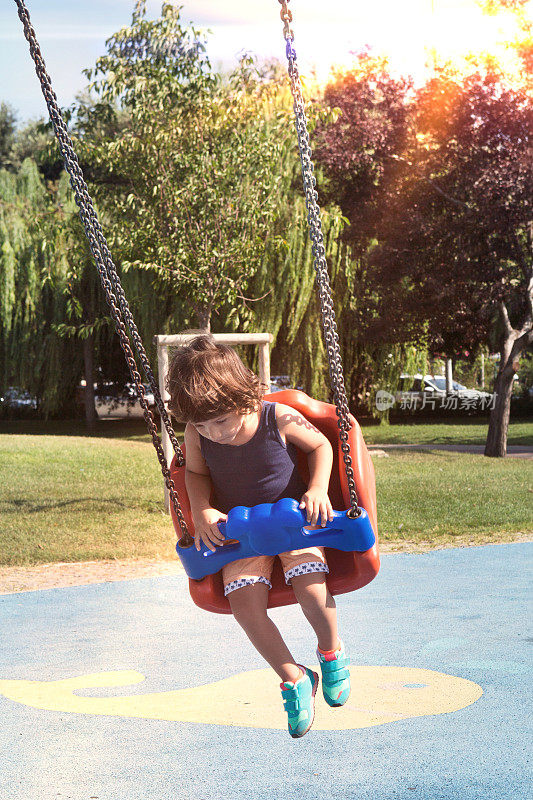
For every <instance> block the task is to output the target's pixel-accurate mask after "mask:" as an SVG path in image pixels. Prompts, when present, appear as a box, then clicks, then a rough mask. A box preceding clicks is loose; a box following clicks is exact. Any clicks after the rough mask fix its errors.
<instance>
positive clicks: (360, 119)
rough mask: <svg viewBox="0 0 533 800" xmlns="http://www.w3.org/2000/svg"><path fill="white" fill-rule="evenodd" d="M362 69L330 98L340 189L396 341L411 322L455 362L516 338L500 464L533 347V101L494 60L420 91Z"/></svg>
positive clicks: (331, 172)
mask: <svg viewBox="0 0 533 800" xmlns="http://www.w3.org/2000/svg"><path fill="white" fill-rule="evenodd" d="M362 66H363V67H364V68H365V69H364V70H363V71H361V69H360V70H359V71H356V72H355V73H352V74H351V75H348V76H343V77H342V78H341V80H340V81H337V83H336V84H334V86H333V87H330V89H328V92H327V93H326V98H327V100H328V102H330V103H334V104H335V105H337V106H338V107H339V108H340V109H341V115H340V117H339V118H338V120H337V121H336V122H335V123H334V124H333V125H331V126H328V127H326V128H325V129H324V130H323V131H321V140H320V147H319V154H320V156H321V161H322V163H323V164H324V168H325V170H326V173H327V175H328V179H329V181H330V184H329V187H330V188H329V191H331V192H332V193H333V194H337V196H339V198H340V202H341V207H342V208H343V211H344V212H345V213H346V214H347V216H349V218H350V221H351V222H352V227H351V228H350V229H349V230H348V232H347V235H348V236H349V237H350V240H352V241H354V242H355V243H356V246H357V247H359V248H360V252H361V253H362V254H363V256H364V260H365V261H366V263H367V265H368V267H369V268H370V271H371V274H372V280H373V282H374V285H375V287H376V290H377V293H378V296H379V298H380V300H381V305H380V306H378V307H379V308H381V309H382V310H383V311H384V312H385V314H386V316H385V319H384V322H383V327H384V328H385V329H389V335H390V326H391V317H392V320H396V324H399V325H400V326H403V327H405V340H406V341H408V340H409V339H410V336H411V334H410V333H409V330H408V328H407V327H406V322H407V323H408V322H409V321H410V320H413V316H412V315H413V313H414V314H416V315H417V316H418V318H419V320H420V321H422V322H423V323H424V324H425V325H426V326H427V342H428V345H429V346H430V347H431V348H432V350H433V351H434V352H442V351H444V352H445V353H446V355H448V356H453V357H455V356H457V355H458V353H459V352H460V351H461V352H462V351H463V350H464V349H465V348H466V349H468V350H469V351H471V352H475V351H476V349H477V348H478V347H479V346H480V344H482V343H485V344H489V346H490V345H492V347H494V343H495V339H496V338H498V336H500V333H498V332H497V330H496V327H495V326H497V325H499V326H500V330H501V331H502V332H505V331H506V334H505V335H504V338H503V339H502V340H501V344H500V347H501V351H502V367H501V374H500V375H499V376H498V380H497V385H496V387H495V391H496V392H497V397H498V401H497V404H496V409H495V410H494V412H493V414H492V416H491V421H490V426H489V438H488V442H487V454H489V453H490V454H496V453H495V452H492V451H493V450H494V444H493V442H494V438H496V439H498V441H499V444H498V446H497V448H496V449H497V450H498V454H503V453H504V452H505V437H506V431H507V423H508V418H509V403H510V393H511V390H512V377H513V368H512V363H513V360H514V361H515V362H516V357H517V355H518V354H519V352H521V350H522V349H523V348H524V347H527V346H528V344H529V343H530V338H529V336H530V334H529V330H530V326H531V322H530V321H529V320H530V317H529V315H528V310H527V309H528V306H529V303H530V300H529V297H530V292H531V289H530V288H529V287H530V283H529V281H530V270H531V256H530V250H529V249H528V248H529V247H530V245H528V226H529V220H530V219H531V179H530V177H529V176H530V173H529V168H528V164H529V163H530V158H531V156H530V148H531V144H530V142H531V128H532V106H531V102H530V100H529V97H528V95H527V93H526V92H525V91H523V90H522V89H520V88H519V89H513V88H511V87H509V86H507V85H506V83H505V80H504V79H503V77H502V76H501V75H499V74H498V73H497V71H496V69H495V68H494V67H493V66H492V65H490V64H489V65H488V66H485V68H484V69H479V70H475V69H474V70H473V71H472V74H470V75H468V76H466V77H463V76H459V75H457V74H456V73H455V72H453V70H451V68H443V69H441V70H440V72H439V73H438V74H436V75H435V76H434V77H433V79H432V80H430V81H429V82H428V83H427V84H426V85H425V86H424V87H422V89H421V90H419V91H418V92H417V93H416V94H414V93H412V91H410V87H408V86H407V85H405V88H404V87H403V86H398V82H396V81H392V79H390V77H389V76H387V75H386V74H383V72H380V71H379V70H378V71H377V72H376V70H375V68H372V69H368V67H369V66H371V67H372V64H371V63H369V62H368V61H367V63H366V64H365V58H363V62H362ZM391 101H392V102H391ZM400 112H401V113H400ZM389 119H390V122H389V121H388V120H389ZM395 132H396V133H395ZM398 132H399V133H400V135H398ZM372 237H374V238H373V239H372ZM365 247H366V248H367V249H366V251H365V250H364V248H365ZM519 298H522V299H519ZM388 307H390V308H392V309H395V310H393V312H392V314H391V313H389V312H388V311H387V308H388ZM498 309H499V312H498V313H499V315H500V322H499V323H498V322H497V320H496V319H495V316H496V313H497V310H498ZM505 309H507V312H506V311H505ZM510 309H512V318H514V319H515V320H516V325H515V327H513V326H512V324H511V322H510V321H509V319H508V317H509V313H511V311H510ZM506 313H507V317H506ZM520 320H521V321H520ZM378 324H379V322H378ZM414 330H415V328H413V329H412V331H413V333H414ZM504 354H505V357H503V356H504ZM515 365H516V364H515ZM491 443H492V444H491Z"/></svg>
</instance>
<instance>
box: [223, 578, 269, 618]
mask: <svg viewBox="0 0 533 800" xmlns="http://www.w3.org/2000/svg"><path fill="white" fill-rule="evenodd" d="M228 600H229V604H230V608H231V613H232V614H233V616H234V617H235V619H236V620H237V622H238V623H239V624H240V625H247V624H250V623H252V622H254V621H256V620H260V619H262V618H263V617H266V616H267V603H268V587H267V586H265V585H264V584H261V583H256V584H254V585H253V586H243V587H242V588H241V589H235V591H233V592H231V593H230V594H229V595H228Z"/></svg>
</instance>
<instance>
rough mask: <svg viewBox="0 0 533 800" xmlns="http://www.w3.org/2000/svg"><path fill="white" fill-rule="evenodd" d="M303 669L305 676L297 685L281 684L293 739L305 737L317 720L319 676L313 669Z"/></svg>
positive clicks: (288, 682)
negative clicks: (316, 706)
mask: <svg viewBox="0 0 533 800" xmlns="http://www.w3.org/2000/svg"><path fill="white" fill-rule="evenodd" d="M298 666H299V667H300V668H301V669H303V671H304V673H305V674H304V675H302V677H301V678H299V679H298V680H297V681H296V683H292V682H291V681H285V683H282V684H280V686H281V696H282V698H283V705H284V706H285V711H286V712H287V715H288V717H289V733H290V735H291V736H292V738H293V739H299V738H300V737H301V736H304V735H305V734H306V733H307V731H308V730H309V728H310V727H311V725H312V724H313V720H314V718H315V694H316V690H317V688H318V675H317V673H316V672H313V670H312V669H307V667H302V666H301V665H300V664H298Z"/></svg>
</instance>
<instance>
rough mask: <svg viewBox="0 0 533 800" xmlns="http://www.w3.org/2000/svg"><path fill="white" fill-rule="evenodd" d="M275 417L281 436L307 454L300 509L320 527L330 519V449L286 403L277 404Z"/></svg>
mask: <svg viewBox="0 0 533 800" xmlns="http://www.w3.org/2000/svg"><path fill="white" fill-rule="evenodd" d="M276 419H277V423H278V428H279V432H280V435H281V437H282V438H283V439H284V440H285V441H287V442H292V444H294V445H296V447H298V448H299V449H300V450H303V451H304V452H305V453H307V462H308V464H309V486H308V488H307V492H305V494H304V495H303V497H302V500H301V502H300V508H304V507H305V509H306V511H307V521H308V522H310V523H311V524H313V525H316V523H317V522H318V518H319V517H320V519H321V524H322V526H324V525H325V524H326V522H327V521H328V520H332V519H333V507H332V505H331V502H330V500H329V497H328V487H329V478H330V475H331V467H332V464H333V450H332V447H331V444H330V443H329V441H328V439H327V438H326V437H325V436H324V434H323V433H321V432H320V431H319V430H318V428H315V426H314V425H312V424H311V423H310V422H309V421H308V420H307V419H305V417H303V416H302V415H301V414H299V413H298V412H297V411H295V410H294V409H293V408H291V407H290V406H286V405H283V404H282V403H278V404H277V405H276Z"/></svg>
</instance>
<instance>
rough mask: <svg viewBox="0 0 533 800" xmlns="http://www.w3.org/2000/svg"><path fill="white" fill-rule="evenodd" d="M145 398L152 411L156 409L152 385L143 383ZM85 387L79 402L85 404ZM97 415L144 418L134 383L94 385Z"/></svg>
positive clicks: (81, 391) (79, 396)
mask: <svg viewBox="0 0 533 800" xmlns="http://www.w3.org/2000/svg"><path fill="white" fill-rule="evenodd" d="M143 386H144V396H145V398H146V401H147V402H148V407H149V408H150V410H151V411H153V410H154V409H155V398H154V394H153V392H152V390H151V388H150V384H148V383H143ZM83 391H84V386H83V385H82V386H80V387H79V390H78V400H79V402H80V403H83ZM94 394H95V398H94V399H95V406H96V413H97V414H98V416H99V417H101V418H105V417H142V414H143V409H142V406H141V404H140V402H139V400H138V397H137V390H136V388H135V384H134V383H125V384H123V385H121V384H118V383H115V382H113V381H104V382H103V383H95V384H94Z"/></svg>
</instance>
